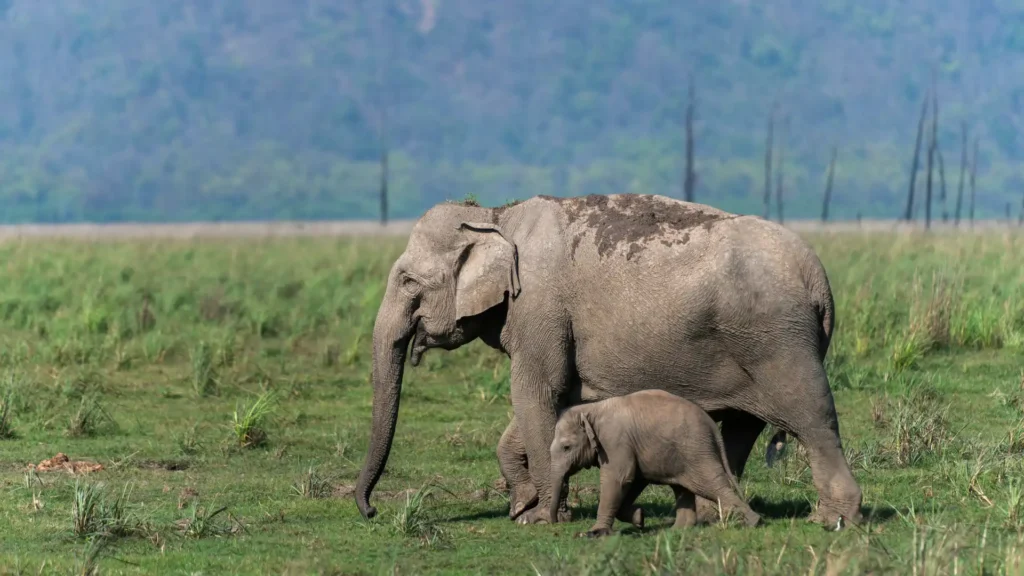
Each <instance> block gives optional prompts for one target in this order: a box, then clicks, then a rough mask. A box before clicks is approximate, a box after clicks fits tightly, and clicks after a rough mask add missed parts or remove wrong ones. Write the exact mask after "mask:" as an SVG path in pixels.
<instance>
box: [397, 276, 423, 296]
mask: <svg viewBox="0 0 1024 576" xmlns="http://www.w3.org/2000/svg"><path fill="white" fill-rule="evenodd" d="M419 285H420V284H419V282H417V281H416V279H415V278H413V277H412V276H409V275H408V274H402V276H401V277H400V278H399V279H398V286H399V288H401V289H402V290H403V291H405V292H408V293H413V292H416V291H417V290H418V289H419Z"/></svg>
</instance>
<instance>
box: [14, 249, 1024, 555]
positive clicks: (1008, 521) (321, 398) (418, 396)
mask: <svg viewBox="0 0 1024 576" xmlns="http://www.w3.org/2000/svg"><path fill="white" fill-rule="evenodd" d="M808 238H809V239H810V240H811V241H812V242H813V244H814V245H815V247H816V248H817V250H818V251H819V254H820V255H821V257H822V260H823V261H824V263H825V266H826V268H827V270H828V273H829V275H830V278H831V281H832V287H833V291H834V293H835V298H836V303H837V308H838V325H837V332H836V335H837V336H836V339H835V340H834V343H833V347H832V349H831V351H830V353H829V360H828V365H829V370H830V374H831V378H832V383H833V389H834V391H835V394H836V402H837V405H838V408H839V412H840V419H841V425H842V433H843V438H844V441H845V447H846V451H847V453H848V455H849V458H850V460H851V462H852V465H853V467H854V473H855V475H856V477H857V479H858V481H859V482H860V483H861V486H862V488H863V490H864V504H865V508H866V510H865V513H866V515H867V516H869V517H870V521H869V522H867V523H866V524H865V525H863V526H861V527H856V528H853V529H850V530H846V531H843V532H839V533H833V532H827V531H825V530H823V529H822V528H821V527H819V526H817V525H813V524H810V523H808V522H807V521H806V516H807V515H808V513H809V512H810V509H811V507H812V506H813V504H814V500H815V492H814V489H813V486H812V485H811V481H810V471H809V469H808V467H807V465H806V461H805V460H804V458H803V455H802V453H801V451H800V450H799V449H798V447H797V446H796V445H795V444H793V445H791V447H790V449H789V454H788V455H787V456H786V458H785V460H784V461H783V462H782V464H780V465H779V466H777V467H775V468H772V469H768V468H766V467H765V465H764V463H763V459H762V457H761V454H763V449H764V445H765V444H764V443H765V441H766V440H767V436H766V437H764V438H762V440H761V441H759V443H758V445H757V447H756V448H755V454H754V456H753V457H752V460H751V462H750V463H749V464H748V467H747V475H746V476H745V478H744V482H743V488H744V489H745V491H746V492H747V495H748V497H750V498H751V499H752V503H753V505H754V507H755V509H757V510H758V511H760V512H761V513H762V514H763V515H764V517H765V525H764V526H762V527H760V528H756V529H743V528H739V527H735V526H731V525H725V526H723V525H713V526H705V527H700V528H695V529H689V530H685V531H675V530H671V529H668V528H667V526H668V525H669V524H670V523H671V514H672V512H671V507H670V504H671V498H670V496H671V491H670V490H669V489H668V488H664V487H655V488H652V489H649V490H648V491H647V492H646V493H645V494H644V496H642V497H641V501H640V502H641V504H642V505H644V506H645V507H646V508H647V510H648V527H647V529H646V530H645V531H643V532H642V533H641V532H639V531H637V530H635V529H632V528H630V529H625V526H624V525H622V524H621V523H620V524H617V525H616V527H617V528H618V529H619V530H620V532H621V533H620V534H618V535H616V536H614V537H611V538H608V539H605V540H603V541H589V540H586V539H577V538H574V537H573V536H574V534H575V533H576V532H579V531H581V530H584V529H586V528H587V527H589V525H590V524H591V522H592V521H593V518H594V514H595V509H596V503H597V495H596V490H595V489H596V487H597V476H596V471H593V470H592V471H588V472H586V473H583V474H580V475H578V476H576V477H574V479H573V491H572V495H571V496H572V502H573V505H574V507H575V514H576V516H577V518H578V519H577V520H576V521H574V522H572V523H570V524H559V525H556V526H527V527H523V526H518V525H515V524H513V523H512V522H510V521H509V520H508V519H507V516H506V513H507V501H506V500H505V498H504V495H503V494H502V493H501V492H500V491H499V490H496V489H495V486H494V485H495V480H497V479H498V478H499V473H498V468H497V462H496V459H495V445H496V444H497V441H498V438H499V436H500V433H501V431H502V430H503V429H504V427H505V425H506V423H507V422H508V418H509V415H510V404H509V399H508V389H509V382H508V363H507V360H506V359H504V358H503V357H501V356H500V355H498V354H497V353H495V352H493V351H491V350H490V349H488V348H486V347H485V346H483V345H482V344H480V343H474V344H473V345H471V346H468V347H465V348H463V349H460V350H457V351H454V352H451V353H445V352H442V351H431V352H429V353H428V354H427V355H426V356H425V358H424V362H423V364H422V365H421V366H420V367H419V368H418V369H409V370H407V371H406V384H405V387H404V389H403V396H404V398H403V401H402V407H401V414H400V419H399V425H398V431H397V436H396V441H395V448H394V449H393V451H392V455H391V459H390V462H389V465H388V469H387V472H386V474H385V475H384V477H383V479H382V481H381V483H380V485H379V487H378V490H377V492H376V494H375V503H376V505H377V506H378V508H379V510H380V515H379V516H378V517H377V518H375V519H374V520H373V521H370V522H365V521H363V520H362V519H361V518H360V517H359V514H358V512H357V511H356V508H355V504H354V502H353V500H352V497H351V490H352V485H353V484H354V482H355V478H356V475H357V474H358V470H359V466H360V465H361V463H362V458H363V455H364V453H365V452H364V451H365V448H366V441H367V435H368V429H369V419H370V406H371V390H370V386H369V375H370V361H371V358H370V342H369V338H370V334H371V331H372V327H373V320H374V316H375V314H376V309H377V305H378V303H379V300H380V297H381V295H382V293H383V282H384V279H385V277H386V275H387V270H388V268H389V267H390V264H391V262H392V260H393V259H394V257H395V256H397V254H398V253H399V252H400V251H401V249H402V245H403V244H404V242H403V241H402V240H401V239H400V238H396V239H381V238H374V239H369V238H363V239H345V238H309V237H307V238H277V239H246V240H242V239H234V240H232V239H223V238H222V239H203V240H186V239H179V240H173V239H163V240H154V239H151V240H136V241H133V242H121V241H96V242H80V241H79V242H71V241H67V240H52V239H51V240H44V239H33V240H26V241H8V242H6V243H3V244H0V262H3V266H4V271H3V272H4V273H3V274H2V275H0V327H2V331H0V338H2V342H0V362H2V365H3V370H2V373H0V438H2V439H0V574H8V573H10V574H37V573H45V574H51V573H71V572H74V573H82V574H84V573H90V572H91V571H94V570H98V571H99V572H100V573H110V574H116V573H146V574H156V573H162V574H163V573H173V574H199V573H202V574H236V573H237V574H256V573H265V574H266V573H269V574H382V573H388V574H395V573H399V574H421V573H476V574H499V573H502V574H538V573H539V574H577V573H578V574H634V573H638V574H671V573H711V574H718V573H721V574H759V573H766V574H775V573H778V574H846V573H851V574H852V573H865V572H872V573H876V574H877V573H898V574H909V573H917V574H939V573H962V574H970V573H992V574H995V573H1019V572H1020V571H1021V570H1022V569H1024V566H1022V565H1021V563H1022V561H1024V537H1022V530H1024V479H1022V472H1024V374H1022V366H1024V237H1018V236H1013V235H1008V234H1006V233H1002V232H990V233H986V234H983V235H982V234H978V235H968V234H963V235H953V234H942V235H933V236H932V237H930V238H926V237H924V236H923V235H912V234H898V235H895V234H894V235H888V234H883V233H879V234H871V235H861V234H833V235H826V234H820V233H819V234H810V233H809V234H808ZM58 453H64V454H66V455H67V456H68V457H70V459H71V460H83V461H87V462H95V463H99V464H101V465H102V466H103V469H102V470H99V471H93V472H88V473H81V474H77V475H73V474H70V473H68V472H62V471H56V472H53V471H47V472H40V471H32V470H29V468H28V465H29V464H30V463H35V464H38V463H40V462H41V461H42V460H44V459H48V458H51V457H53V456H55V455H56V454H58ZM420 489H422V491H421V490H420Z"/></svg>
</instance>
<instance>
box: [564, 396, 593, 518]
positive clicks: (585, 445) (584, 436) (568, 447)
mask: <svg viewBox="0 0 1024 576" xmlns="http://www.w3.org/2000/svg"><path fill="white" fill-rule="evenodd" d="M598 463H601V464H603V463H604V451H603V450H602V448H601V444H600V442H598V438H597V434H596V433H595V432H594V426H593V424H592V422H591V417H590V414H588V413H587V411H586V409H585V408H583V407H582V406H581V407H576V408H570V409H569V410H567V411H565V413H563V415H562V416H561V417H560V418H559V419H558V423H557V424H556V425H555V439H554V440H552V442H551V489H552V490H553V491H554V494H553V495H552V497H551V518H552V521H553V522H557V521H558V506H559V502H560V500H561V496H562V494H561V490H562V487H563V486H564V485H565V484H566V481H567V480H568V479H569V478H570V477H571V476H572V475H573V474H575V473H577V472H579V471H580V470H584V469H588V468H591V467H593V466H594V465H595V464H598Z"/></svg>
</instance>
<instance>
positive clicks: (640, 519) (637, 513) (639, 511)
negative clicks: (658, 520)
mask: <svg viewBox="0 0 1024 576" xmlns="http://www.w3.org/2000/svg"><path fill="white" fill-rule="evenodd" d="M629 523H630V524H632V525H633V526H635V527H637V528H639V529H641V530H643V528H644V509H643V508H641V507H639V506H637V507H636V510H633V517H632V518H630V519H629Z"/></svg>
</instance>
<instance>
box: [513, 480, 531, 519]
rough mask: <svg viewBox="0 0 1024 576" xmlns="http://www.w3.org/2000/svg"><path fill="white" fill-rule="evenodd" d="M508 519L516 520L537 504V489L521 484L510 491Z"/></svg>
mask: <svg viewBox="0 0 1024 576" xmlns="http://www.w3.org/2000/svg"><path fill="white" fill-rule="evenodd" d="M510 496H511V497H510V498H509V502H510V504H509V507H508V517H509V519H511V520H515V519H516V518H518V517H519V515H520V514H522V513H523V512H525V511H526V510H528V509H530V508H532V507H533V506H534V505H535V504H537V489H536V488H534V487H533V485H532V484H521V485H519V486H515V487H513V488H512V489H511V490H510Z"/></svg>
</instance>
